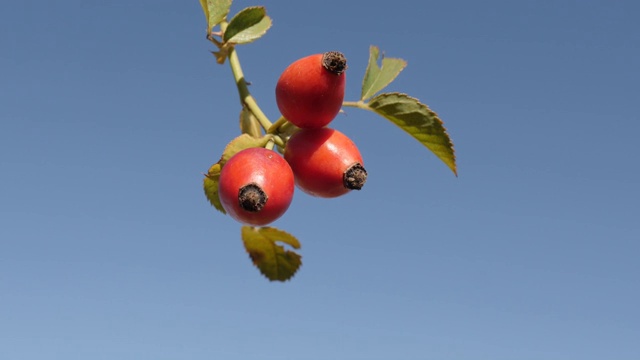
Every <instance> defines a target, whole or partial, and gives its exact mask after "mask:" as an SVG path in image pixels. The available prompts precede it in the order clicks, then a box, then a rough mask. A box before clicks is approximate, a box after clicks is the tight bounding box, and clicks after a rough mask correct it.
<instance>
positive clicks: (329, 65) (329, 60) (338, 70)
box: [322, 51, 347, 75]
mask: <svg viewBox="0 0 640 360" xmlns="http://www.w3.org/2000/svg"><path fill="white" fill-rule="evenodd" d="M322 66H323V67H324V68H325V69H327V70H329V71H331V72H332V73H334V74H336V75H340V74H342V73H343V72H344V71H345V70H347V58H346V57H345V56H344V54H343V53H341V52H339V51H328V52H326V53H324V54H322Z"/></svg>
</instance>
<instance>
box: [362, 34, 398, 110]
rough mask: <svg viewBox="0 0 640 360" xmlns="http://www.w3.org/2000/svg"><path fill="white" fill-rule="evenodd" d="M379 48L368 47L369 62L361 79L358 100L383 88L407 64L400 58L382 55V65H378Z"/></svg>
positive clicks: (370, 95) (366, 97)
mask: <svg viewBox="0 0 640 360" xmlns="http://www.w3.org/2000/svg"><path fill="white" fill-rule="evenodd" d="M379 57H380V50H379V49H378V47H377V46H371V47H370V48H369V64H368V65H367V70H366V72H365V74H364V79H362V96H361V98H360V100H365V99H368V98H370V97H372V96H373V95H375V93H377V92H378V91H380V90H382V89H384V88H385V87H386V86H387V85H389V84H390V83H391V82H392V81H393V80H394V79H395V78H396V77H397V76H398V74H400V72H401V71H402V69H404V68H405V67H406V66H407V62H406V61H404V60H402V59H396V58H385V57H384V56H382V65H381V66H378V59H379Z"/></svg>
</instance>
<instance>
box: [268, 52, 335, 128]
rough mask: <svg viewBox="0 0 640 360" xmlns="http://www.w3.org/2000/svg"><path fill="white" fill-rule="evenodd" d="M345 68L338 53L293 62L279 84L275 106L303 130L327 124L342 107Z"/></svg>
mask: <svg viewBox="0 0 640 360" xmlns="http://www.w3.org/2000/svg"><path fill="white" fill-rule="evenodd" d="M346 69H347V60H346V58H345V57H344V55H343V54H342V53H340V52H337V51H330V52H326V53H324V54H315V55H310V56H307V57H304V58H302V59H299V60H297V61H295V62H293V63H292V64H291V65H289V66H288V67H287V68H286V69H285V70H284V72H283V73H282V75H280V79H279V80H278V83H277V84H276V103H277V104H278V109H280V112H281V113H282V116H284V117H285V118H286V119H287V120H289V121H290V122H291V123H293V124H294V125H296V126H297V127H299V128H303V129H317V128H321V127H324V126H326V125H328V124H329V123H330V122H331V121H332V120H333V119H334V118H335V117H336V115H337V114H338V113H339V112H340V109H341V108H342V101H343V100H344V88H345V79H346V75H345V73H344V71H345V70H346Z"/></svg>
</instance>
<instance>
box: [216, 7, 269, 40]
mask: <svg viewBox="0 0 640 360" xmlns="http://www.w3.org/2000/svg"><path fill="white" fill-rule="evenodd" d="M270 27H271V18H270V17H268V16H267V11H266V10H265V8H264V7H263V6H254V7H248V8H246V9H243V10H241V11H240V12H239V13H237V14H236V16H234V17H233V18H232V19H231V21H229V25H228V26H227V28H226V30H225V31H224V37H223V40H224V41H225V42H229V43H234V44H246V43H250V42H252V41H254V40H256V39H258V38H259V37H261V36H262V35H264V34H265V33H266V32H267V30H268V29H269V28H270Z"/></svg>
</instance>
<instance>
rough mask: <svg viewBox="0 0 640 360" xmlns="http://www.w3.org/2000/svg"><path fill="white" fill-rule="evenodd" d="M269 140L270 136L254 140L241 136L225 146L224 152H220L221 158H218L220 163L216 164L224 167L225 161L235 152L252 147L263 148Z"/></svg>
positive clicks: (248, 136)
mask: <svg viewBox="0 0 640 360" xmlns="http://www.w3.org/2000/svg"><path fill="white" fill-rule="evenodd" d="M270 139H271V137H270V136H263V137H260V138H254V137H253V136H251V135H249V134H242V135H240V136H238V137H237V138H235V139H233V140H231V141H230V142H229V143H228V144H227V146H226V147H225V148H224V151H223V152H222V157H221V158H220V161H219V162H218V163H219V164H220V165H221V166H224V164H225V163H226V162H227V160H229V159H230V158H231V157H232V156H233V155H235V154H236V153H237V152H239V151H242V150H244V149H248V148H253V147H264V146H265V145H266V144H267V143H268V142H269V140H270Z"/></svg>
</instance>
